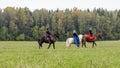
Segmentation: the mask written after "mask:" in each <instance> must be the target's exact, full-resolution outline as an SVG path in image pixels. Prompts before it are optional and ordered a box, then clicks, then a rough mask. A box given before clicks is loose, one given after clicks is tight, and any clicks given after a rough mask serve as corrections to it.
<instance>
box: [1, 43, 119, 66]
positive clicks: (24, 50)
mask: <svg viewBox="0 0 120 68" xmlns="http://www.w3.org/2000/svg"><path fill="white" fill-rule="evenodd" d="M96 43H97V45H98V46H97V47H95V48H92V44H90V43H87V48H77V47H76V46H75V45H74V44H73V45H72V47H69V48H66V47H65V42H56V49H53V47H51V48H50V49H47V47H48V44H43V48H42V49H38V43H37V41H0V68H120V41H97V42H96Z"/></svg>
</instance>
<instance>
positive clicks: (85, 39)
mask: <svg viewBox="0 0 120 68" xmlns="http://www.w3.org/2000/svg"><path fill="white" fill-rule="evenodd" d="M97 38H102V34H101V33H97V34H94V35H93V39H92V40H90V39H88V35H87V34H85V35H83V37H82V47H83V46H85V47H86V42H91V43H93V45H92V47H94V45H96V46H97V44H96V42H95V40H96V39H97Z"/></svg>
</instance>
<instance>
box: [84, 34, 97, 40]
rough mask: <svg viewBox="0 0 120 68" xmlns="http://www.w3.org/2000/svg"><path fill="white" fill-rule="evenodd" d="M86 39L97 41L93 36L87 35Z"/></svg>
mask: <svg viewBox="0 0 120 68" xmlns="http://www.w3.org/2000/svg"><path fill="white" fill-rule="evenodd" d="M86 39H87V40H88V41H94V40H95V37H94V36H93V35H87V36H86Z"/></svg>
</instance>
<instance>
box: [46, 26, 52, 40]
mask: <svg viewBox="0 0 120 68" xmlns="http://www.w3.org/2000/svg"><path fill="white" fill-rule="evenodd" d="M46 37H47V39H48V40H49V41H51V33H50V31H49V27H47V28H46Z"/></svg>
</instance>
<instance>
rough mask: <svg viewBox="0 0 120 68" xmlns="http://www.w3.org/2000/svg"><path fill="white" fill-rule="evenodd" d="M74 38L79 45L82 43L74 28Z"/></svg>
mask: <svg viewBox="0 0 120 68" xmlns="http://www.w3.org/2000/svg"><path fill="white" fill-rule="evenodd" d="M73 38H74V43H75V44H76V45H77V47H79V45H80V42H79V37H78V35H77V33H76V31H75V30H73Z"/></svg>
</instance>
